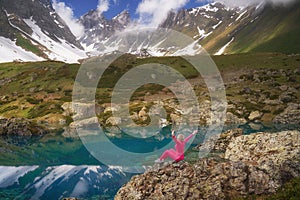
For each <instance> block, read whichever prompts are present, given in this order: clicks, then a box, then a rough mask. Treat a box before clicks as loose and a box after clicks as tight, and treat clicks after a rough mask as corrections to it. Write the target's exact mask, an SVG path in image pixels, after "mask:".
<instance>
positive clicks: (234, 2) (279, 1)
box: [197, 0, 296, 7]
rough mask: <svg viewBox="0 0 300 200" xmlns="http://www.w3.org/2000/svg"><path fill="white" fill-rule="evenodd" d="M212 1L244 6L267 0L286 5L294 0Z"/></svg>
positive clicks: (230, 5) (200, 0)
mask: <svg viewBox="0 0 300 200" xmlns="http://www.w3.org/2000/svg"><path fill="white" fill-rule="evenodd" d="M213 1H216V2H222V3H224V4H225V5H227V6H229V7H237V6H242V7H246V6H250V5H254V4H260V3H267V2H272V3H274V4H285V5H286V4H289V3H291V2H293V1H296V0H213ZM197 2H205V0H197Z"/></svg>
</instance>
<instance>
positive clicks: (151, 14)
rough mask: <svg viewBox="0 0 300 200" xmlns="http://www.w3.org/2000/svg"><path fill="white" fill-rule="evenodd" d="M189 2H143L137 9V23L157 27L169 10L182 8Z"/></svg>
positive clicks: (172, 0)
mask: <svg viewBox="0 0 300 200" xmlns="http://www.w3.org/2000/svg"><path fill="white" fill-rule="evenodd" d="M188 2H189V0H143V1H142V2H141V3H140V4H139V5H138V7H137V10H136V12H137V14H139V16H140V17H139V23H141V24H143V25H147V26H150V27H157V26H158V25H159V24H160V23H162V21H163V20H165V19H166V18H167V16H168V13H169V12H170V11H171V10H178V9H179V8H182V7H183V6H184V5H185V4H186V3H188Z"/></svg>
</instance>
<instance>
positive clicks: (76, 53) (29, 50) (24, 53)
mask: <svg viewBox="0 0 300 200" xmlns="http://www.w3.org/2000/svg"><path fill="white" fill-rule="evenodd" d="M0 24H1V30H0V45H1V46H0V53H1V57H0V62H10V61H13V60H15V61H40V60H46V59H50V60H59V61H64V62H78V59H82V58H85V57H86V53H85V51H84V50H83V47H82V46H81V44H80V43H79V42H78V41H77V40H76V38H75V36H74V35H73V34H72V32H71V31H70V29H69V27H68V25H67V24H66V23H65V22H64V20H63V19H61V18H60V17H59V15H58V14H57V13H56V12H55V10H54V9H53V7H52V4H51V1H50V0H18V1H11V0H1V1H0Z"/></svg>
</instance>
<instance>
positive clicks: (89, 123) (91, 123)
mask: <svg viewBox="0 0 300 200" xmlns="http://www.w3.org/2000/svg"><path fill="white" fill-rule="evenodd" d="M69 126H70V128H81V127H90V128H92V127H98V126H99V122H98V118H97V117H91V118H87V119H82V120H76V121H74V122H72V123H71V124H70V125H69Z"/></svg>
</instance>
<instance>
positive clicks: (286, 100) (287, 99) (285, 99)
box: [279, 92, 294, 103]
mask: <svg viewBox="0 0 300 200" xmlns="http://www.w3.org/2000/svg"><path fill="white" fill-rule="evenodd" d="M293 99H294V97H293V95H292V94H290V93H288V92H284V93H282V94H281V95H280V96H279V100H280V101H282V102H283V103H289V102H291V101H293Z"/></svg>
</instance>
